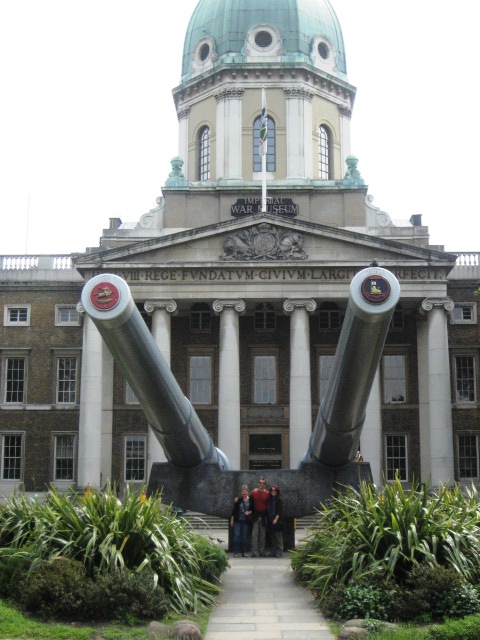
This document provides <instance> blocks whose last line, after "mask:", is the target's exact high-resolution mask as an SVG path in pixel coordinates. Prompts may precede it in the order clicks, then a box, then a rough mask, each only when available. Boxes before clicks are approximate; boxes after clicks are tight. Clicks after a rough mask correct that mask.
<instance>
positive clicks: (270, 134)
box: [253, 116, 275, 172]
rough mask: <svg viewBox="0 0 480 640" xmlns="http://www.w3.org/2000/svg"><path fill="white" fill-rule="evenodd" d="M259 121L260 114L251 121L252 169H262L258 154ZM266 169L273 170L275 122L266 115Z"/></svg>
mask: <svg viewBox="0 0 480 640" xmlns="http://www.w3.org/2000/svg"><path fill="white" fill-rule="evenodd" d="M260 121H261V116H258V118H255V120H254V123H253V170H254V171H257V172H259V171H261V170H262V158H261V156H259V154H258V148H259V145H260ZM267 171H269V172H273V171H275V122H274V121H273V120H272V118H270V116H267Z"/></svg>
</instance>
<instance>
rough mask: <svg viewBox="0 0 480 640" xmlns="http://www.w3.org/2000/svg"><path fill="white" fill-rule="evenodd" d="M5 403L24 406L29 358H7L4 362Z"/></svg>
mask: <svg viewBox="0 0 480 640" xmlns="http://www.w3.org/2000/svg"><path fill="white" fill-rule="evenodd" d="M3 366H4V373H3V402H4V403H5V404H24V403H25V401H26V381H27V358H26V357H25V356H6V357H5V358H4V360H3Z"/></svg>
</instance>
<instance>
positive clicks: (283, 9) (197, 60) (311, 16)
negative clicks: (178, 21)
mask: <svg viewBox="0 0 480 640" xmlns="http://www.w3.org/2000/svg"><path fill="white" fill-rule="evenodd" d="M263 27H265V28H264V29H263ZM275 40H277V42H276V43H275ZM249 43H250V44H249ZM275 44H276V49H275ZM250 45H252V46H250ZM252 50H253V54H252ZM269 53H270V57H269ZM262 54H265V55H264V58H265V62H280V63H284V64H292V63H296V62H303V63H307V64H311V65H314V66H317V67H321V65H322V62H325V61H328V58H330V64H331V65H332V64H333V68H334V72H335V73H336V74H338V75H341V76H345V75H346V72H347V69H346V60H345V47H344V44H343V36H342V30H341V28H340V23H339V21H338V18H337V16H336V15H335V12H334V10H333V8H332V6H331V4H330V2H329V1H328V0H200V1H199V3H198V5H197V7H196V9H195V11H194V12H193V15H192V17H191V19H190V23H189V25H188V29H187V33H186V36H185V44H184V49H183V65H182V81H185V80H187V79H188V78H189V77H192V76H193V75H196V74H197V73H199V72H202V70H206V69H207V68H208V67H210V68H214V67H216V66H218V65H220V64H237V65H238V64H242V63H248V62H249V61H252V59H255V61H257V62H258V61H260V62H261V61H262ZM252 55H253V56H256V58H252ZM322 59H323V60H322ZM317 60H318V62H316V61H317ZM330 72H331V70H330Z"/></svg>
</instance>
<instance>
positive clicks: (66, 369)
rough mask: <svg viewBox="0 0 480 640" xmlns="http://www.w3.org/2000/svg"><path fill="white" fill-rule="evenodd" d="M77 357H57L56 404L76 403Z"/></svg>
mask: <svg viewBox="0 0 480 640" xmlns="http://www.w3.org/2000/svg"><path fill="white" fill-rule="evenodd" d="M77 374H78V358H76V357H61V358H57V391H56V398H57V403H58V404H76V402H77V378H78V375H77Z"/></svg>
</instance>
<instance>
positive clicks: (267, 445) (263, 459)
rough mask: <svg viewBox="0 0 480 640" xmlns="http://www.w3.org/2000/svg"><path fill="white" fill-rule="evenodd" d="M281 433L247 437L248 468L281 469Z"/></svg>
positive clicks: (258, 434)
mask: <svg viewBox="0 0 480 640" xmlns="http://www.w3.org/2000/svg"><path fill="white" fill-rule="evenodd" d="M282 449H283V447H282V434H281V433H250V434H249V435H248V468H249V469H250V470H253V471H255V470H257V469H281V468H282V467H283V455H282Z"/></svg>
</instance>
